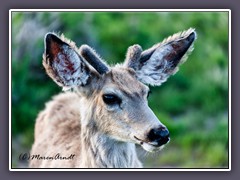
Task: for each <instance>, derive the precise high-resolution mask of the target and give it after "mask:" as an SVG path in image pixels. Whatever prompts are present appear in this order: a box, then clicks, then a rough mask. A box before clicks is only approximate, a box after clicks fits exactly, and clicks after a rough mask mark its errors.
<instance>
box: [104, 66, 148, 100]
mask: <svg viewBox="0 0 240 180" xmlns="http://www.w3.org/2000/svg"><path fill="white" fill-rule="evenodd" d="M102 91H103V92H105V93H108V92H109V93H111V92H112V93H116V94H123V95H127V96H133V95H138V96H143V95H144V94H146V93H147V92H148V91H149V88H148V86H146V85H144V84H142V83H141V82H139V81H138V80H137V78H136V75H135V71H134V70H132V69H130V68H122V67H119V66H117V67H114V68H112V69H111V71H110V72H108V73H107V74H106V81H105V84H104V86H103V88H102Z"/></svg>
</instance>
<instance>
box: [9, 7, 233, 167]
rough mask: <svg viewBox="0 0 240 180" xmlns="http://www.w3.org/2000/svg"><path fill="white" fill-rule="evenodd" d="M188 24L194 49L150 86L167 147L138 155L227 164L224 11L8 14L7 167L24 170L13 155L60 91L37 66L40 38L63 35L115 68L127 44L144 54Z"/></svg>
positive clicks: (185, 163) (171, 162) (171, 163)
mask: <svg viewBox="0 0 240 180" xmlns="http://www.w3.org/2000/svg"><path fill="white" fill-rule="evenodd" d="M190 27H193V28H195V29H196V31H197V34H198V39H197V41H196V43H195V50H194V51H193V53H192V54H191V55H190V56H189V58H188V60H187V62H186V63H185V64H184V65H182V66H181V67H180V71H179V72H178V73H177V74H176V75H174V76H172V77H170V78H169V80H168V81H167V82H166V83H164V84H163V85H162V86H160V87H151V90H152V92H153V93H152V94H151V96H150V98H149V106H150V107H151V108H152V109H153V111H154V112H155V114H156V115H157V116H158V117H159V119H161V121H162V122H163V123H164V124H166V126H167V127H168V129H169V131H170V133H171V142H170V143H169V144H168V145H167V146H166V147H165V149H164V150H163V151H161V152H160V153H157V154H153V155H152V154H148V155H145V154H144V153H142V154H143V155H141V158H142V160H143V162H144V164H145V167H160V168H161V167H164V168H165V167H167V168H226V167H228V33H229V32H228V13H227V12H157V13H156V12H144V13H143V12H125V13H123V12H122V13H120V12H95V13H92V12H86V13H84V12H71V13H70V12H54V13H51V12H13V13H12V47H11V48H12V49H11V51H12V82H11V85H12V94H11V95H12V99H11V103H12V126H11V131H12V167H16V168H19V167H26V162H20V161H19V160H18V156H19V155H20V154H21V153H23V152H28V151H29V150H30V148H31V145H32V143H33V131H34V123H35V118H36V116H37V114H38V113H39V111H40V110H42V109H43V108H44V104H45V102H47V101H48V100H49V99H50V98H51V96H52V95H55V94H57V93H59V92H61V89H60V88H59V87H58V86H57V85H56V84H55V83H54V82H52V81H51V79H50V78H49V77H47V75H46V73H45V71H44V69H43V66H42V65H41V61H42V53H43V50H44V44H43V38H44V35H45V33H47V32H49V31H51V32H52V31H54V32H56V33H59V34H61V33H64V35H65V36H66V37H68V38H70V39H72V40H73V41H75V42H76V44H77V45H78V46H80V45H81V44H88V45H90V46H92V47H93V48H94V49H96V51H97V52H98V53H99V54H100V55H101V56H102V57H103V58H104V59H106V61H107V62H108V63H110V64H115V63H117V62H122V61H123V59H124V58H125V53H126V49H127V48H128V46H130V45H132V44H135V43H137V44H140V45H141V46H142V47H143V49H147V48H149V47H151V46H152V45H153V44H155V43H158V42H160V41H162V40H163V39H164V38H166V37H168V36H169V35H172V34H174V33H177V32H179V31H183V30H187V29H188V28H190Z"/></svg>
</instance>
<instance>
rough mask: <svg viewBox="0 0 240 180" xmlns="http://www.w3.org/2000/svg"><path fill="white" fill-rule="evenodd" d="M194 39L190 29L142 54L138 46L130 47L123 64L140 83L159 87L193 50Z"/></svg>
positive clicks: (193, 32)
mask: <svg viewBox="0 0 240 180" xmlns="http://www.w3.org/2000/svg"><path fill="white" fill-rule="evenodd" d="M195 39H196V32H195V31H194V29H191V28H190V29H189V30H187V31H184V32H181V33H177V34H174V35H173V36H170V37H169V38H167V39H165V40H164V41H163V42H161V43H159V44H156V45H154V46H153V47H152V48H150V49H147V50H145V51H143V52H142V50H141V48H140V47H139V46H136V45H135V46H132V48H129V49H128V52H127V59H126V61H125V64H126V65H127V66H128V67H130V68H133V69H134V70H135V71H136V75H137V78H138V79H139V81H141V82H142V83H144V84H149V85H161V84H162V83H163V82H165V81H166V80H167V78H168V77H169V76H170V75H173V74H174V73H176V72H177V71H178V65H179V64H182V63H183V62H184V61H185V60H186V59H187V56H188V54H189V52H191V51H192V50H193V42H194V40H195Z"/></svg>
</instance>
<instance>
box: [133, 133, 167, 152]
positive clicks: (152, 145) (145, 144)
mask: <svg viewBox="0 0 240 180" xmlns="http://www.w3.org/2000/svg"><path fill="white" fill-rule="evenodd" d="M134 139H135V140H137V144H139V145H140V146H142V148H143V149H144V150H146V151H148V152H156V151H160V150H161V149H162V148H163V147H164V145H158V143H157V142H151V141H146V140H142V139H140V138H138V137H136V136H134Z"/></svg>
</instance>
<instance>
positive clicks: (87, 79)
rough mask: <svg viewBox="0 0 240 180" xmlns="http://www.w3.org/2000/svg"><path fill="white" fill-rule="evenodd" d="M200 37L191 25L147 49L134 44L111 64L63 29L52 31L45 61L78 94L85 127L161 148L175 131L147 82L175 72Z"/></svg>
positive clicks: (59, 80) (158, 81)
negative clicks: (155, 106)
mask: <svg viewBox="0 0 240 180" xmlns="http://www.w3.org/2000/svg"><path fill="white" fill-rule="evenodd" d="M195 39H196V33H195V31H194V29H189V30H187V31H184V32H181V33H178V34H175V35H173V36H171V37H169V38H167V39H165V40H164V41H162V42H161V43H158V44H156V45H154V46H153V47H151V48H150V49H147V50H145V51H143V50H142V48H141V47H140V46H139V45H133V46H131V47H129V48H128V51H127V55H126V59H125V61H124V63H123V64H118V65H116V66H114V67H110V66H108V65H107V64H106V63H105V62H104V61H103V60H102V59H101V58H100V57H99V55H98V54H97V53H96V52H95V51H94V50H93V49H92V48H91V47H89V46H87V45H82V46H81V47H80V48H77V47H76V45H75V43H73V42H71V41H70V40H68V39H66V38H65V37H64V36H63V35H62V36H61V37H59V36H57V35H56V34H54V33H48V34H47V35H46V36H45V53H44V55H43V66H44V67H45V69H46V72H47V74H48V75H49V76H50V77H51V78H52V79H53V80H54V81H55V82H56V83H57V84H58V85H59V86H61V87H63V88H65V89H68V88H73V89H74V90H75V91H76V93H78V94H79V96H80V99H81V107H79V110H80V112H81V118H80V121H81V126H82V131H83V132H84V131H88V132H89V131H90V132H91V133H98V134H102V135H106V136H108V137H109V138H111V139H113V140H116V142H132V143H136V144H140V145H141V146H142V147H143V148H144V149H145V150H147V151H157V150H159V149H161V147H163V145H164V144H166V143H167V142H168V141H169V139H170V137H169V131H168V130H167V128H166V127H165V126H164V125H163V124H162V123H161V122H160V121H159V119H158V118H157V117H156V116H155V114H154V113H153V112H152V110H151V109H150V108H149V106H148V104H147V96H148V93H149V88H148V86H147V85H153V86H156V85H158V86H159V85H161V84H162V83H163V82H165V81H166V80H167V79H168V77H169V76H171V75H173V74H174V73H176V72H177V70H178V66H179V65H180V64H182V63H183V62H184V61H185V60H186V58H187V55H188V54H189V52H191V51H192V49H193V48H192V47H193V42H194V40H195ZM83 128H84V129H85V130H84V129H83Z"/></svg>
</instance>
